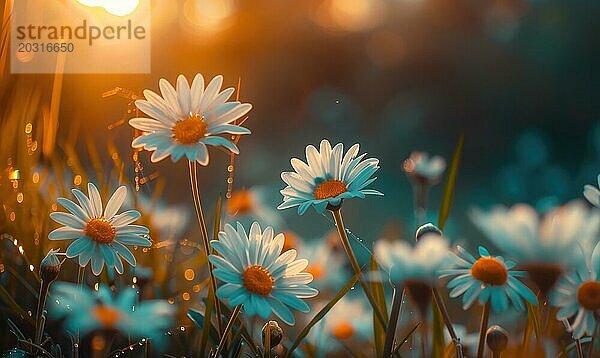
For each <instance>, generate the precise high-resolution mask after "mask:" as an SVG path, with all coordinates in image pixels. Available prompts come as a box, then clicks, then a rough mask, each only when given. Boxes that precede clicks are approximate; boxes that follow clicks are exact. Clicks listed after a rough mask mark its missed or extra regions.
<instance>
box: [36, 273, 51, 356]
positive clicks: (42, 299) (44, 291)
mask: <svg viewBox="0 0 600 358" xmlns="http://www.w3.org/2000/svg"><path fill="white" fill-rule="evenodd" d="M49 288H50V282H46V281H44V280H41V281H40V295H39V298H38V306H37V314H36V321H35V322H36V323H35V341H34V342H35V344H37V345H40V343H41V342H42V337H43V336H44V323H45V322H46V320H45V319H44V307H45V306H46V298H47V297H48V289H49Z"/></svg>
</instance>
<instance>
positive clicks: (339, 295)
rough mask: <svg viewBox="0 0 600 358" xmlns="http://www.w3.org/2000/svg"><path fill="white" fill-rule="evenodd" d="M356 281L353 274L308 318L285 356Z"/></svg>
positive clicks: (290, 352)
mask: <svg viewBox="0 0 600 358" xmlns="http://www.w3.org/2000/svg"><path fill="white" fill-rule="evenodd" d="M361 271H362V270H361ZM357 281H358V275H356V274H355V275H354V276H353V277H352V278H351V279H350V281H348V283H347V284H346V285H345V286H344V287H343V288H342V289H341V290H340V292H338V293H337V294H336V295H335V297H333V299H331V301H329V302H328V303H327V304H326V305H325V307H323V308H322V309H321V310H320V311H319V312H318V313H317V314H316V315H315V317H314V318H313V319H311V320H310V322H308V324H307V325H306V327H304V329H302V331H301V332H300V334H299V335H298V337H297V338H296V340H295V341H294V343H293V344H292V347H291V348H290V349H289V350H288V352H287V354H286V357H290V356H291V354H292V352H293V351H294V349H296V348H297V347H298V345H299V344H300V342H302V340H303V339H304V338H305V337H306V336H307V335H308V332H310V330H311V328H313V327H314V325H316V324H317V323H318V322H319V321H320V320H321V319H323V317H325V315H326V314H327V313H328V312H329V311H330V310H331V309H332V308H333V306H335V304H336V303H338V301H339V300H341V299H342V297H344V295H345V294H346V293H348V291H350V289H351V288H352V287H353V286H354V285H355V284H356V282H357Z"/></svg>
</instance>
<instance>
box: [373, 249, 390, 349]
mask: <svg viewBox="0 0 600 358" xmlns="http://www.w3.org/2000/svg"><path fill="white" fill-rule="evenodd" d="M370 269H371V273H372V274H373V273H375V272H377V274H379V275H381V272H380V270H379V265H377V261H375V256H374V255H371V264H370ZM371 292H373V296H374V297H375V301H376V302H377V306H379V310H380V311H381V313H382V314H383V316H384V318H385V320H386V322H387V321H388V320H389V318H388V312H387V302H386V300H385V291H384V289H383V282H382V281H381V280H380V279H374V280H371ZM385 329H386V327H384V326H383V325H382V324H381V323H380V322H379V320H378V319H377V316H376V315H375V312H373V334H374V337H375V351H376V353H377V356H378V357H381V355H382V354H383V346H384V344H385V334H386V332H385Z"/></svg>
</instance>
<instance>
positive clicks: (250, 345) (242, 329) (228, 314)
mask: <svg viewBox="0 0 600 358" xmlns="http://www.w3.org/2000/svg"><path fill="white" fill-rule="evenodd" d="M220 306H221V311H222V312H223V314H224V315H225V316H226V317H231V314H232V311H231V310H230V309H229V307H227V306H226V305H225V304H223V303H222V302H220ZM237 321H238V322H240V323H239V326H238V327H237V329H238V331H239V332H240V335H241V336H242V339H243V340H244V341H246V343H247V344H248V348H250V350H252V353H254V356H256V357H258V356H260V355H261V352H260V351H259V349H258V348H257V345H256V344H255V343H254V340H253V339H252V335H251V334H250V333H248V329H246V325H245V324H244V320H241V319H239V320H237ZM234 329H235V327H234Z"/></svg>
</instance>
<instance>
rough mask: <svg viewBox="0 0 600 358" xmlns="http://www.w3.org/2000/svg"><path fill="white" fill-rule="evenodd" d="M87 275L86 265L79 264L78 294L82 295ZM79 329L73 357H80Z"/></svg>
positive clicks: (76, 334)
mask: <svg viewBox="0 0 600 358" xmlns="http://www.w3.org/2000/svg"><path fill="white" fill-rule="evenodd" d="M84 276H85V267H82V266H79V271H78V272H77V285H78V286H79V292H78V295H81V293H82V291H83V280H84ZM75 302H77V297H75ZM79 341H80V339H79V330H77V332H76V333H75V342H74V343H73V357H75V358H79Z"/></svg>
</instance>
